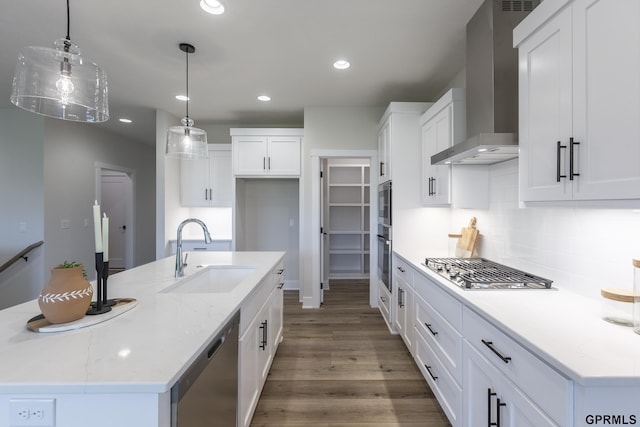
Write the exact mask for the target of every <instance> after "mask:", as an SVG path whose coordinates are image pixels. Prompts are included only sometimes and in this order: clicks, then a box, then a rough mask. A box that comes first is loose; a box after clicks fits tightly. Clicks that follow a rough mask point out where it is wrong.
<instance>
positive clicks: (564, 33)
mask: <svg viewBox="0 0 640 427" xmlns="http://www.w3.org/2000/svg"><path fill="white" fill-rule="evenodd" d="M518 55H519V59H520V75H519V97H520V98H519V99H520V101H519V108H520V129H519V144H520V157H519V169H520V198H521V199H522V200H524V201H535V200H564V199H570V198H571V184H570V181H569V171H568V166H569V165H568V149H569V137H570V136H571V132H572V119H571V111H572V106H571V105H572V101H571V99H572V91H571V87H572V85H571V9H570V8H569V7H565V9H563V10H562V11H561V12H560V13H559V14H558V15H556V16H555V17H554V18H553V19H551V20H550V21H549V22H547V24H546V25H545V26H544V27H541V28H540V29H539V30H538V31H537V32H536V33H535V34H533V35H532V36H531V37H530V38H529V39H527V40H526V41H525V42H523V43H522V44H521V45H520V46H519V51H518Z"/></svg>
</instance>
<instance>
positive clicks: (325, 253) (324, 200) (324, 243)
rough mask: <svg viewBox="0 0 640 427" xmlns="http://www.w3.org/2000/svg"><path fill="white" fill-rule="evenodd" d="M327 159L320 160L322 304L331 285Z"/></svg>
mask: <svg viewBox="0 0 640 427" xmlns="http://www.w3.org/2000/svg"><path fill="white" fill-rule="evenodd" d="M326 166H327V159H321V161H320V232H321V233H322V234H321V236H320V284H321V285H320V304H322V303H324V290H325V289H328V287H329V238H330V237H329V235H328V234H327V230H328V229H329V224H328V220H329V212H328V211H329V198H328V196H327V187H328V186H327V181H326V179H325V173H326V170H327V167H326Z"/></svg>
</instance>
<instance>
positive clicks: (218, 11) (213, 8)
mask: <svg viewBox="0 0 640 427" xmlns="http://www.w3.org/2000/svg"><path fill="white" fill-rule="evenodd" d="M200 7H201V8H202V10H204V11H205V12H207V13H210V14H212V15H222V14H223V13H224V4H222V1H221V0H201V1H200Z"/></svg>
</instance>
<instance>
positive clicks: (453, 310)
mask: <svg viewBox="0 0 640 427" xmlns="http://www.w3.org/2000/svg"><path fill="white" fill-rule="evenodd" d="M413 286H414V288H415V291H416V294H418V295H420V296H421V297H422V299H423V300H425V301H426V302H428V303H429V304H430V305H431V306H432V307H433V308H435V309H436V310H438V312H439V313H440V314H441V315H442V317H444V318H445V319H447V322H449V323H450V324H451V326H453V327H454V328H455V329H456V330H457V331H459V332H460V331H462V303H461V302H460V301H459V300H457V299H456V298H455V297H454V296H452V295H450V294H449V293H447V292H446V291H445V290H443V289H442V288H440V286H438V285H437V284H435V283H433V282H432V281H431V280H430V279H428V278H427V277H425V276H423V275H422V274H418V273H417V274H416V275H415V276H414V283H413Z"/></svg>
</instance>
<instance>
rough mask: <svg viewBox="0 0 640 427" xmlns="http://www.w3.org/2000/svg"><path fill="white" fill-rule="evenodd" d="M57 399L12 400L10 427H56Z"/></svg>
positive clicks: (10, 403)
mask: <svg viewBox="0 0 640 427" xmlns="http://www.w3.org/2000/svg"><path fill="white" fill-rule="evenodd" d="M55 404H56V400H55V399H10V400H9V427H55V419H56V416H55V415H56V414H55Z"/></svg>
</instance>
